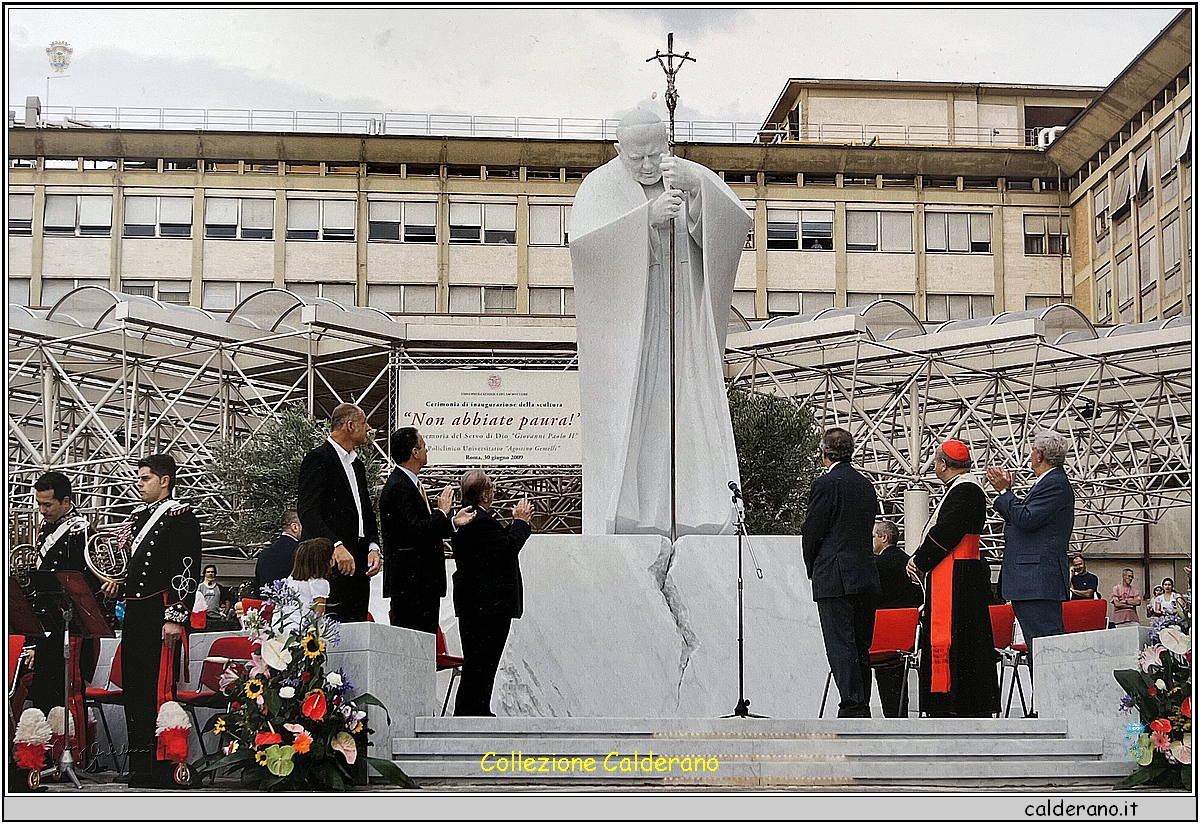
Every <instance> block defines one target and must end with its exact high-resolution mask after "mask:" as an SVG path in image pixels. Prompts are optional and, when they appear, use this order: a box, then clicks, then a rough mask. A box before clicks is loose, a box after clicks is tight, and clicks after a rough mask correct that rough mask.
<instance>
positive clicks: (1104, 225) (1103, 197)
mask: <svg viewBox="0 0 1200 824" xmlns="http://www.w3.org/2000/svg"><path fill="white" fill-rule="evenodd" d="M1092 205H1093V208H1094V210H1095V215H1096V237H1098V238H1099V237H1104V236H1105V235H1107V234H1108V188H1107V187H1105V188H1103V189H1101V190H1100V191H1098V192H1096V194H1095V195H1093V197H1092Z"/></svg>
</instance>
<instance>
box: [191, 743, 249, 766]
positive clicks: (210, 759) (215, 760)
mask: <svg viewBox="0 0 1200 824" xmlns="http://www.w3.org/2000/svg"><path fill="white" fill-rule="evenodd" d="M253 761H254V753H253V751H252V750H250V749H249V748H248V747H242V748H240V749H238V750H236V751H234V752H231V753H229V755H222V754H221V753H213V754H212V755H206V756H204V757H203V758H201V759H200V760H199V761H197V762H196V764H195V767H196V769H197V770H199V771H201V772H216V771H217V770H221V769H224V768H226V767H236V766H237V765H239V764H243V763H246V762H251V763H253Z"/></svg>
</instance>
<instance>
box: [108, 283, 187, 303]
mask: <svg viewBox="0 0 1200 824" xmlns="http://www.w3.org/2000/svg"><path fill="white" fill-rule="evenodd" d="M121 291H122V292H124V293H125V294H127V295H141V296H143V297H147V298H154V299H155V300H159V301H162V302H163V303H173V304H176V305H179V306H187V305H188V302H189V300H190V291H191V283H190V282H188V281H186V280H123V281H121Z"/></svg>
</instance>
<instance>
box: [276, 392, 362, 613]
mask: <svg viewBox="0 0 1200 824" xmlns="http://www.w3.org/2000/svg"><path fill="white" fill-rule="evenodd" d="M370 431H371V429H370V427H368V426H367V416H366V414H365V413H364V412H363V411H362V410H361V409H359V408H358V407H357V406H355V405H354V404H352V403H342V404H338V405H337V406H336V407H335V408H334V410H333V415H331V416H330V420H329V440H327V441H325V443H323V444H321V445H320V446H318V447H317V448H316V449H314V450H313V451H312V452H309V453H308V454H307V455H305V456H304V461H303V462H302V463H301V464H300V480H299V495H298V496H297V504H296V509H297V511H298V512H299V513H300V524H301V535H300V537H301V540H305V541H307V540H308V539H310V538H328V539H329V540H331V541H333V560H334V562H335V564H336V566H337V570H338V572H340V573H341V574H340V575H334V576H333V577H332V578H331V579H330V582H329V602H328V603H329V606H328V612H329V614H330V615H333V616H334V617H335V618H337V619H338V620H339V621H342V622H347V621H365V620H367V605H368V603H369V602H370V600H371V582H370V580H369V579H370V578H371V576H373V575H375V574H377V573H378V572H379V570H380V569H381V568H382V556H381V554H380V552H379V526H378V524H377V523H376V522H375V508H374V507H373V506H372V505H371V495H370V492H369V490H368V489H367V471H366V468H365V467H364V466H363V462H362V458H360V457H358V454H357V453H356V452H355V449H356V448H357V447H359V446H362V445H363V444H365V443H366V442H367V438H368V435H369V434H370Z"/></svg>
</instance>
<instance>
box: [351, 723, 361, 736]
mask: <svg viewBox="0 0 1200 824" xmlns="http://www.w3.org/2000/svg"><path fill="white" fill-rule="evenodd" d="M362 731H363V722H361V721H359V722H358V723H357V724H355V725H354V729H352V730H350V734H351V735H358V734H359V733H360V732H362Z"/></svg>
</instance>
